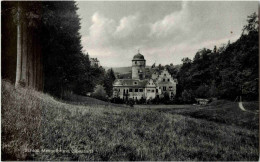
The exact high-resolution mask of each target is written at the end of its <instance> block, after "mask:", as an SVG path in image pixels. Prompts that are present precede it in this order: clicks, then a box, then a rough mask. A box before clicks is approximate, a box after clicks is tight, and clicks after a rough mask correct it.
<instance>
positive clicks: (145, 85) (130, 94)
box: [113, 51, 178, 100]
mask: <svg viewBox="0 0 260 162" xmlns="http://www.w3.org/2000/svg"><path fill="white" fill-rule="evenodd" d="M151 72H152V75H151V76H150V77H148V78H147V77H146V60H145V59H144V56H143V55H142V54H140V53H139V51H138V54H136V55H135V56H134V57H133V60H132V79H116V80H115V82H114V84H113V97H114V98H118V97H119V98H121V99H123V100H128V99H133V100H140V99H145V100H150V99H154V98H156V97H157V98H163V97H164V96H165V95H168V96H169V98H170V99H173V98H174V97H175V95H176V85H177V84H178V83H177V79H173V78H172V76H171V75H170V73H169V72H168V70H166V69H164V70H161V71H156V70H155V69H151Z"/></svg>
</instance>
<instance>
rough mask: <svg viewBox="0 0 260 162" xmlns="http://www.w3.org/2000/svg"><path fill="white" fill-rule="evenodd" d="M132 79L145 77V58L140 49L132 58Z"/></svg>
mask: <svg viewBox="0 0 260 162" xmlns="http://www.w3.org/2000/svg"><path fill="white" fill-rule="evenodd" d="M132 79H140V80H143V79H145V59H144V56H143V55H142V54H140V53H139V50H138V54H136V55H135V56H134V58H133V60H132Z"/></svg>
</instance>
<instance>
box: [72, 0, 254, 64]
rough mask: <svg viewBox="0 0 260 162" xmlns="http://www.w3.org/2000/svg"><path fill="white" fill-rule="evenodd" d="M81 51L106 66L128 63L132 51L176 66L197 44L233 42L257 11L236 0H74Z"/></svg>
mask: <svg viewBox="0 0 260 162" xmlns="http://www.w3.org/2000/svg"><path fill="white" fill-rule="evenodd" d="M77 5H78V8H79V9H78V11H77V12H78V15H79V17H80V18H81V30H80V33H81V35H82V37H81V43H82V46H83V51H84V53H87V52H88V54H89V56H90V57H96V58H98V59H99V61H100V64H101V65H102V66H106V67H125V66H131V64H132V63H131V60H132V58H133V56H134V55H135V54H137V53H138V50H140V53H141V54H143V55H144V57H145V59H146V64H147V65H152V64H153V63H156V65H158V64H162V65H166V64H170V63H172V64H174V65H177V64H181V63H182V61H181V60H182V58H184V57H189V58H190V59H193V57H194V56H195V54H196V52H197V51H198V50H199V49H202V48H209V49H213V48H214V45H216V46H217V47H219V46H221V45H223V44H226V43H227V42H228V41H229V40H230V42H234V41H235V40H237V39H238V38H239V37H240V35H241V33H242V28H243V26H244V25H245V24H246V23H247V21H246V20H247V16H248V15H251V14H252V13H253V12H257V11H258V2H257V1H254V2H248V1H247V2H245V1H244V2H242V1H238V2H235V1H208V2H206V1H203V2H198V1H197V2H195V1H164V2H163V1H117V2H112V1H78V2H77Z"/></svg>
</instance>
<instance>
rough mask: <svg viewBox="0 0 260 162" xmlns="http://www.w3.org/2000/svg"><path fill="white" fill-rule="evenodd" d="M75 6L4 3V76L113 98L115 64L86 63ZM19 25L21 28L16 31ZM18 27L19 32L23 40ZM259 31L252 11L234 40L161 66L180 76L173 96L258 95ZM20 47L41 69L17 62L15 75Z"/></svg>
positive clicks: (62, 92) (55, 91)
mask: <svg viewBox="0 0 260 162" xmlns="http://www.w3.org/2000/svg"><path fill="white" fill-rule="evenodd" d="M77 9H78V8H77V4H76V2H74V1H65V2H62V3H60V2H55V1H44V2H39V1H38V2H22V3H19V2H14V1H13V2H2V20H1V21H2V22H1V23H2V40H4V41H2V78H3V79H7V80H10V81H11V82H13V83H14V82H15V80H17V75H19V77H21V78H23V77H24V80H22V81H23V82H25V83H23V84H21V85H28V86H30V85H32V86H35V87H37V85H38V84H40V85H39V86H38V87H42V90H43V91H44V92H46V93H49V94H51V95H53V96H56V97H58V98H62V99H64V98H66V96H69V95H70V94H78V95H87V94H88V93H89V92H94V93H93V97H96V98H100V99H107V98H109V97H111V96H112V88H113V87H112V84H113V81H114V80H115V74H114V72H113V69H109V70H107V71H106V70H105V69H104V68H102V67H97V66H94V67H93V66H90V61H89V56H88V55H86V54H84V53H83V52H82V45H81V35H80V33H79V30H80V28H81V25H80V18H79V15H77ZM19 15H20V16H19ZM21 22H22V23H21ZM20 24H22V25H21V26H22V27H21V28H19V29H20V30H17V26H18V27H19V26H20ZM18 32H21V33H22V34H21V35H22V39H21V38H19V37H18V36H19V33H18ZM258 34H259V31H258V15H257V14H256V13H253V14H252V15H249V16H248V19H247V24H246V25H245V26H244V27H243V30H242V31H241V36H240V38H239V39H238V40H237V41H235V42H232V43H230V42H228V43H227V44H223V45H222V46H220V47H216V46H215V47H214V49H206V48H203V47H202V49H201V50H199V51H198V52H197V53H196V54H195V57H194V58H193V60H191V59H190V58H183V59H182V62H183V63H182V64H181V65H179V66H173V65H172V64H171V65H165V67H166V68H167V69H168V71H169V72H170V73H171V75H172V76H173V77H174V78H177V79H178V86H177V94H176V97H175V101H176V102H178V103H192V102H194V99H195V98H220V99H228V100H235V99H236V98H237V97H238V96H241V95H242V96H243V99H245V100H257V99H258V95H259V94H258V82H259V80H258V60H259V55H258V50H259V49H258V48H259V47H258ZM17 35H18V36H17ZM20 39H21V40H22V43H21V45H19V41H18V40H20ZM24 42H26V43H24ZM223 43H224V42H223ZM33 46H34V47H33ZM14 47H16V48H14ZM39 49H40V50H39ZM20 50H22V51H20ZM19 51H20V53H22V54H24V53H26V54H27V55H28V56H29V53H33V55H32V58H31V57H28V58H31V59H27V64H28V67H27V69H28V68H30V67H35V68H36V67H38V64H42V71H41V66H39V68H38V69H39V70H35V71H32V72H30V70H29V72H28V76H27V75H25V76H23V71H25V72H24V73H26V74H27V72H26V67H24V65H19V66H21V68H22V74H19V73H18V74H17V72H16V71H17V70H16V69H17V67H16V62H17V60H18V59H21V58H20V57H18V56H17V53H19ZM33 58H36V59H33ZM22 59H23V57H22ZM30 60H31V61H30ZM35 60H36V61H35ZM37 60H38V61H37ZM23 61H24V60H23ZM17 65H18V64H17ZM29 65H30V66H29ZM160 66H161V65H160ZM163 67H164V66H161V68H163ZM23 68H25V70H23ZM31 69H32V68H31ZM36 69H37V68H36ZM27 71H28V70H27ZM29 74H30V75H29ZM30 76H32V78H31V79H30ZM34 76H35V77H34ZM26 78H27V79H26ZM34 78H35V79H34ZM29 82H32V83H34V84H30V83H29ZM36 89H37V88H36ZM38 89H39V90H41V88H38Z"/></svg>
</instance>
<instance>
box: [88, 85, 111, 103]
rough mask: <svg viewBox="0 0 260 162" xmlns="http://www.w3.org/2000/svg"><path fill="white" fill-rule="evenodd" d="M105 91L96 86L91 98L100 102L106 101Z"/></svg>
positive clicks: (100, 86)
mask: <svg viewBox="0 0 260 162" xmlns="http://www.w3.org/2000/svg"><path fill="white" fill-rule="evenodd" d="M106 96H107V94H106V91H105V88H104V87H103V86H102V85H97V86H96V88H95V90H94V92H93V93H92V97H94V98H97V99H100V100H104V101H105V100H106Z"/></svg>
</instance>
